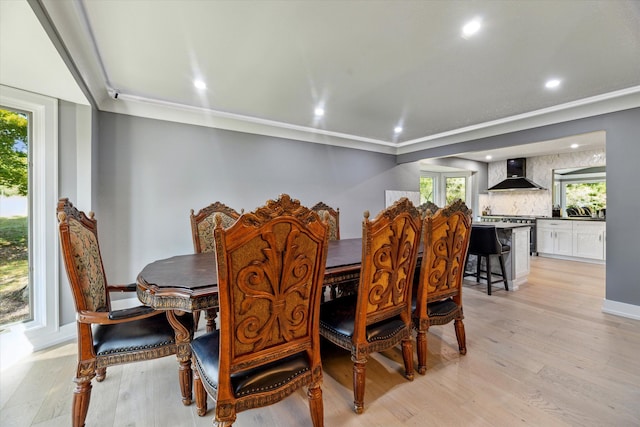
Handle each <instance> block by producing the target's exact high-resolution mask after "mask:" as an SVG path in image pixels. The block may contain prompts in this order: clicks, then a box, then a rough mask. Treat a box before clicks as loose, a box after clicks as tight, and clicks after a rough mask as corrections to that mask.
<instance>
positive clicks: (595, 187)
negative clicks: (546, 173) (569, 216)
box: [564, 181, 607, 212]
mask: <svg viewBox="0 0 640 427" xmlns="http://www.w3.org/2000/svg"><path fill="white" fill-rule="evenodd" d="M564 195H565V196H564V197H565V206H567V207H585V206H586V207H589V208H590V209H591V211H595V212H597V211H599V210H600V209H602V208H606V207H607V182H606V181H599V182H575V183H570V182H569V183H564Z"/></svg>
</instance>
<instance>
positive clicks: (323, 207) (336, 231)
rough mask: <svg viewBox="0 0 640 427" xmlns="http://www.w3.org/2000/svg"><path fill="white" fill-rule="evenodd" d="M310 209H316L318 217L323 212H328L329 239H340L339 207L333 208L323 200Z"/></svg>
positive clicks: (322, 215) (322, 216)
mask: <svg viewBox="0 0 640 427" xmlns="http://www.w3.org/2000/svg"><path fill="white" fill-rule="evenodd" d="M311 210H313V211H316V212H317V213H318V215H320V218H324V214H325V212H326V213H328V214H329V240H340V208H338V209H333V208H332V207H331V206H329V205H327V204H325V203H324V202H318V203H316V204H315V206H314V207H312V208H311Z"/></svg>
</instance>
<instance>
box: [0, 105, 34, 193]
mask: <svg viewBox="0 0 640 427" xmlns="http://www.w3.org/2000/svg"><path fill="white" fill-rule="evenodd" d="M27 123H28V122H27V117H26V116H25V115H24V114H20V113H15V112H13V111H7V110H2V109H0V190H2V193H3V194H5V195H12V194H19V195H21V196H26V195H27V185H28V182H29V179H28V164H27V160H28V159H27Z"/></svg>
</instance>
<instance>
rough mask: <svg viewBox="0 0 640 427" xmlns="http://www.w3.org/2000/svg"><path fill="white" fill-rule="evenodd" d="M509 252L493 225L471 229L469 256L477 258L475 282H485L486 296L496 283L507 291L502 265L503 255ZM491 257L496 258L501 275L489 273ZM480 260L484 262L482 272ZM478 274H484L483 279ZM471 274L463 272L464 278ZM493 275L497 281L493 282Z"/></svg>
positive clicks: (474, 226) (503, 266) (507, 284)
mask: <svg viewBox="0 0 640 427" xmlns="http://www.w3.org/2000/svg"><path fill="white" fill-rule="evenodd" d="M510 251H511V246H509V245H505V244H502V243H501V242H500V240H499V239H498V232H497V230H496V226H495V225H485V224H478V225H476V224H474V225H473V227H472V228H471V239H470V241H469V255H476V256H477V264H476V272H475V276H476V282H478V283H480V279H485V280H486V281H487V294H488V295H491V285H492V284H493V283H497V282H504V289H505V290H507V291H508V290H509V282H508V278H507V272H506V269H505V265H504V254H506V253H508V252H510ZM491 256H497V257H498V261H499V262H500V270H501V273H494V272H492V271H491ZM482 259H484V260H485V266H486V267H485V270H482ZM480 272H486V276H485V277H481V275H480ZM471 275H473V273H471V272H468V273H467V272H465V276H471ZM493 275H498V276H500V278H499V279H498V280H493Z"/></svg>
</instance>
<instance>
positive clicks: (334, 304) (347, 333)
mask: <svg viewBox="0 0 640 427" xmlns="http://www.w3.org/2000/svg"><path fill="white" fill-rule="evenodd" d="M357 300H358V296H357V295H349V296H346V297H342V298H337V299H335V300H331V301H328V302H325V303H324V304H322V305H321V306H320V327H321V328H323V329H325V330H327V331H332V332H333V333H335V334H337V335H341V336H342V337H343V338H345V339H351V338H352V337H353V330H354V325H355V316H356V303H357ZM404 328H405V323H404V322H403V321H402V319H400V316H396V317H392V318H390V319H385V320H383V321H381V322H377V323H374V324H372V325H367V332H366V334H367V341H369V342H373V341H377V340H386V339H388V338H389V337H392V336H393V335H395V334H398V333H400V332H402V331H403V329H404Z"/></svg>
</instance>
